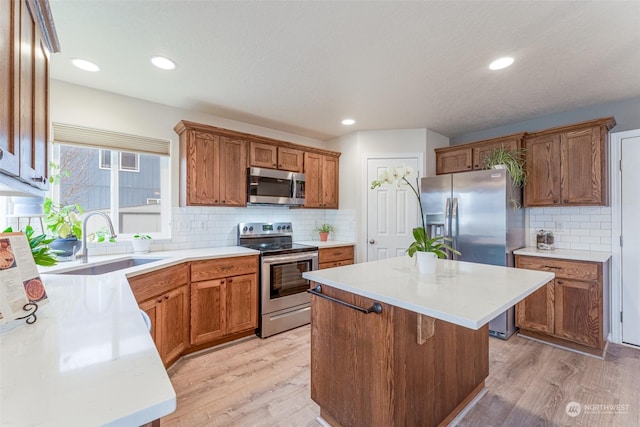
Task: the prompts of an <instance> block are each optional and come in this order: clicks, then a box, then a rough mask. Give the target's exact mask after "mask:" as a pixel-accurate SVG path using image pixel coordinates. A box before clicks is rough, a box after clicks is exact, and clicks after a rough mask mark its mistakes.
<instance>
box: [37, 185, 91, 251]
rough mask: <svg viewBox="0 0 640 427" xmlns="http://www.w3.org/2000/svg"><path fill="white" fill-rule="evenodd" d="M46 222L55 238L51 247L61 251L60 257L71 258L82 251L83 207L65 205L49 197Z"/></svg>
mask: <svg viewBox="0 0 640 427" xmlns="http://www.w3.org/2000/svg"><path fill="white" fill-rule="evenodd" d="M43 207H44V222H45V225H46V227H47V229H48V230H49V231H50V232H51V233H52V235H53V236H54V240H53V241H52V242H51V244H50V246H51V247H52V248H53V249H56V250H57V251H60V252H59V254H60V256H64V257H70V256H72V255H73V254H74V253H75V252H76V251H77V250H78V249H80V240H79V239H81V238H82V220H81V219H80V215H82V207H81V206H80V205H78V204H72V205H63V204H59V203H55V202H54V201H53V200H52V199H51V198H49V197H47V198H46V199H45V201H44V205H43ZM74 248H75V249H74Z"/></svg>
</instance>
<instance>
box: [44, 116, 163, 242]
mask: <svg viewBox="0 0 640 427" xmlns="http://www.w3.org/2000/svg"><path fill="white" fill-rule="evenodd" d="M69 128H70V130H69ZM65 132H66V133H65ZM126 137H130V136H128V135H123V134H115V133H112V132H108V133H106V135H105V131H99V130H93V129H86V128H76V127H69V126H67V125H60V124H56V123H54V145H53V147H54V149H53V153H52V154H53V157H52V159H53V161H54V162H55V163H57V164H58V165H59V166H60V169H61V170H67V171H68V172H69V176H68V177H65V178H63V179H62V181H61V182H60V185H56V186H52V190H54V193H53V194H52V198H53V199H54V200H55V201H58V202H61V203H64V204H70V203H77V204H79V205H80V206H82V208H83V210H84V211H85V212H91V211H102V212H104V213H106V214H108V215H109V217H110V218H111V220H112V222H113V225H114V227H115V228H116V232H117V234H118V235H119V236H120V237H124V238H127V237H129V235H132V234H135V233H145V234H151V235H155V236H162V235H168V234H169V220H170V204H169V203H168V202H169V194H170V188H169V187H170V186H169V157H168V156H167V155H164V152H162V151H161V152H160V153H156V152H143V151H142V150H140V151H138V150H139V149H141V148H145V142H146V141H144V140H143V141H142V143H140V141H139V140H134V141H133V142H132V143H130V144H129V146H128V147H127V148H129V147H135V148H136V151H126V150H122V149H116V148H121V147H122V146H124V145H127V144H126V142H127V141H126ZM133 138H139V137H133ZM78 140H81V141H82V142H79V141H78ZM111 140H113V141H115V143H113V144H112V143H110V141H111ZM85 141H86V142H85ZM153 141H157V140H153ZM164 143H165V145H166V152H167V153H168V144H169V143H168V141H164ZM129 149H131V148H129ZM148 151H154V150H148ZM112 165H118V167H117V168H113V167H111V166H112ZM131 172H135V173H131ZM104 225H105V224H104V222H103V220H102V219H101V218H100V217H98V216H94V217H92V218H91V219H90V220H89V223H88V224H87V230H88V231H89V232H91V231H95V230H97V229H101V228H102V227H103V226H104Z"/></svg>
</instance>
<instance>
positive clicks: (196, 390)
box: [161, 326, 640, 427]
mask: <svg viewBox="0 0 640 427" xmlns="http://www.w3.org/2000/svg"><path fill="white" fill-rule="evenodd" d="M309 333H310V328H309V326H305V327H302V328H298V329H295V330H293V331H289V332H285V333H282V334H279V335H276V336H272V337H270V338H267V339H266V340H262V339H260V338H257V337H252V338H249V339H246V340H244V341H241V342H238V343H235V344H231V345H228V346H226V347H222V348H217V349H215V350H212V351H209V352H207V353H200V354H198V355H197V356H192V357H188V358H184V359H182V360H180V361H179V362H178V363H176V364H175V365H174V366H173V367H172V368H171V369H170V370H169V375H170V378H171V381H172V383H173V386H174V388H175V390H176V394H177V396H178V405H177V410H176V412H174V413H173V414H170V415H169V416H167V417H165V418H163V419H162V421H161V425H162V426H184V427H196V426H241V427H245V426H246V427H249V426H251V427H253V426H295V427H304V426H314V427H315V426H318V425H319V424H317V423H316V421H315V418H316V417H317V416H318V415H319V413H320V410H319V408H318V406H317V405H316V404H315V403H314V402H313V401H312V400H311V398H310V397H309V372H310V361H309V359H310V358H309V351H310V349H309ZM489 343H490V344H489V347H490V357H489V360H490V368H489V371H490V373H489V377H488V378H487V381H486V386H487V389H488V392H487V394H486V395H484V396H483V397H482V399H481V400H480V401H479V402H478V403H477V404H476V406H475V407H473V409H471V411H470V412H469V413H468V414H467V415H466V416H465V417H464V419H463V420H462V421H461V422H460V424H459V425H460V426H640V350H636V349H633V348H629V347H625V346H619V345H614V344H609V347H608V352H607V355H606V357H605V360H599V359H595V358H593V357H589V356H583V355H580V354H577V353H573V352H569V351H566V350H562V349H558V348H555V347H552V346H549V345H546V344H542V343H538V342H535V341H531V340H528V339H526V338H522V337H518V336H513V337H511V339H509V340H508V341H506V342H504V341H501V340H499V339H495V338H490V339H489ZM444 351H446V349H444ZM572 401H573V402H577V403H579V404H581V407H580V409H581V413H580V414H579V415H578V416H576V417H570V416H569V415H568V414H567V413H566V410H565V408H566V406H567V404H568V403H569V402H572ZM585 405H628V406H626V407H625V406H619V407H618V408H617V409H616V408H612V407H609V408H606V407H602V406H585ZM625 408H627V410H625ZM589 409H590V411H589ZM611 409H613V410H611ZM587 412H588V413H587Z"/></svg>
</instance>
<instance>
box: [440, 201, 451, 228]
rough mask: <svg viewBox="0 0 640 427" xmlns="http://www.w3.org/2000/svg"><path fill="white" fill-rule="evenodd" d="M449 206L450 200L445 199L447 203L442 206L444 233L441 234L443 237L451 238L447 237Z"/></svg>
mask: <svg viewBox="0 0 640 427" xmlns="http://www.w3.org/2000/svg"><path fill="white" fill-rule="evenodd" d="M450 206H451V198H449V197H447V201H446V202H445V204H444V233H443V234H442V235H443V236H445V237H451V236H450V235H449V225H450V221H449V216H450V215H451V212H450V209H449V207H450Z"/></svg>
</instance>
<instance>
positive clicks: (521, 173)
mask: <svg viewBox="0 0 640 427" xmlns="http://www.w3.org/2000/svg"><path fill="white" fill-rule="evenodd" d="M524 162H525V150H524V148H520V149H517V150H507V149H506V148H504V146H501V147H499V148H494V149H493V150H491V152H490V153H489V154H487V155H486V156H485V157H484V159H483V165H484V167H485V169H499V168H504V169H506V170H507V172H509V176H510V177H511V182H512V183H513V185H514V186H516V187H522V186H523V185H525V184H526V183H527V171H526V170H525V168H524Z"/></svg>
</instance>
